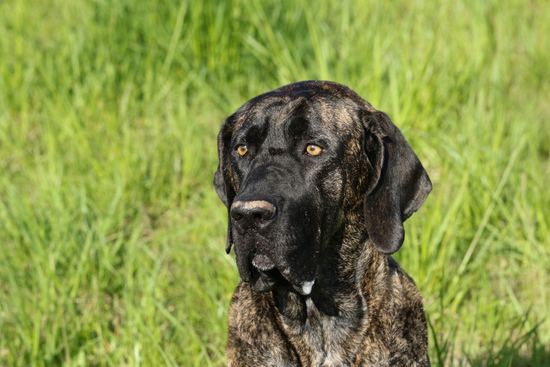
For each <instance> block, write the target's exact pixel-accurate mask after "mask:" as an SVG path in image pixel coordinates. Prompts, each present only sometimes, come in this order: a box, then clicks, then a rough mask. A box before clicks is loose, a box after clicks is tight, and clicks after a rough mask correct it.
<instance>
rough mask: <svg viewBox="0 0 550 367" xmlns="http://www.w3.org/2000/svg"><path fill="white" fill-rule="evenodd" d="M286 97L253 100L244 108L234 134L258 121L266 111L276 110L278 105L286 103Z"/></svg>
mask: <svg viewBox="0 0 550 367" xmlns="http://www.w3.org/2000/svg"><path fill="white" fill-rule="evenodd" d="M285 99H288V98H284V96H271V97H266V98H263V99H260V100H254V102H253V103H252V100H251V101H249V102H247V103H246V104H245V105H244V106H243V112H242V113H241V115H240V116H239V117H238V118H237V121H235V125H234V126H233V132H234V133H235V132H237V131H238V130H240V129H241V128H242V127H243V125H244V124H245V123H246V122H247V121H251V120H256V119H257V118H258V116H260V115H261V114H262V112H264V111H265V110H269V109H274V107H276V106H277V105H282V104H284V103H285Z"/></svg>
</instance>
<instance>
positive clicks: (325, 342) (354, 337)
mask: <svg viewBox="0 0 550 367" xmlns="http://www.w3.org/2000/svg"><path fill="white" fill-rule="evenodd" d="M306 310H307V318H306V319H305V321H301V322H299V321H298V320H288V319H286V320H285V319H284V318H283V320H284V321H283V326H284V329H285V332H286V333H287V335H288V336H289V338H290V340H291V343H292V344H293V345H294V347H295V349H296V351H297V352H298V355H299V356H300V360H301V361H302V364H303V365H305V366H319V367H325V366H326V367H328V366H352V365H353V364H354V361H355V356H356V355H357V349H358V346H359V345H360V344H361V341H362V335H363V332H362V331H363V330H364V326H365V325H364V324H363V321H362V320H364V317H358V316H359V315H364V311H365V310H362V309H357V310H348V314H346V315H342V314H340V315H337V316H329V315H326V314H324V313H322V312H320V311H319V310H318V309H317V308H316V307H315V305H314V304H313V302H312V301H311V299H308V300H307V301H306Z"/></svg>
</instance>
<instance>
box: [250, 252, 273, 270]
mask: <svg viewBox="0 0 550 367" xmlns="http://www.w3.org/2000/svg"><path fill="white" fill-rule="evenodd" d="M252 265H253V266H254V267H255V268H256V269H258V270H261V271H268V270H272V269H274V268H275V263H273V261H271V259H270V258H269V257H268V256H267V255H265V254H263V253H256V254H255V255H254V257H253V258H252Z"/></svg>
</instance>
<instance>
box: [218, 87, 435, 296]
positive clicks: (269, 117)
mask: <svg viewBox="0 0 550 367" xmlns="http://www.w3.org/2000/svg"><path fill="white" fill-rule="evenodd" d="M218 149H219V158H220V166H219V168H218V171H217V172H216V177H215V186H216V191H217V192H218V194H219V196H220V198H221V199H222V201H224V203H225V204H226V206H227V208H228V212H229V229H228V243H227V247H226V250H227V251H229V250H230V248H231V244H232V243H234V244H235V254H236V259H237V267H238V269H239V273H240V276H241V278H242V279H243V281H245V282H247V283H249V284H250V285H251V287H252V289H253V290H254V291H257V292H262V291H268V290H270V289H272V287H273V286H274V284H276V283H278V284H284V285H288V286H289V287H290V288H292V289H293V290H295V291H297V292H299V293H300V294H302V295H307V294H309V293H310V292H311V289H312V285H313V284H314V282H315V280H316V279H317V278H318V276H319V272H322V271H323V269H321V268H320V264H322V262H321V261H320V257H322V256H325V255H324V254H325V253H327V249H328V247H329V246H331V244H334V243H335V241H336V242H337V239H335V236H338V234H341V233H342V231H341V229H342V227H343V226H344V225H345V223H346V221H348V222H349V221H353V220H355V221H360V223H354V226H356V227H359V228H363V229H364V232H365V234H366V235H368V237H369V238H370V239H371V241H372V242H373V243H374V244H375V245H376V246H377V248H378V249H379V250H380V251H382V252H385V253H393V252H395V251H397V249H398V248H399V247H400V246H401V244H402V242H403V226H402V223H403V221H404V220H405V219H406V218H407V217H408V216H410V215H411V214H412V213H413V212H414V211H416V210H417V209H418V207H420V205H421V204H422V202H423V201H424V199H425V197H426V196H427V194H428V193H429V190H430V188H431V186H430V184H429V179H428V178H427V175H426V173H425V171H424V170H423V168H422V166H421V165H420V163H419V162H418V159H417V158H416V156H415V155H414V153H413V152H412V150H411V149H410V147H409V146H408V144H407V143H406V142H405V140H404V139H403V137H402V136H401V134H400V132H399V130H398V129H397V128H396V127H395V126H394V125H393V124H392V123H391V121H389V119H388V118H387V116H385V115H384V114H382V113H380V112H378V111H376V110H374V109H373V108H372V106H370V105H369V104H368V103H367V102H365V101H364V100H363V99H361V98H360V97H359V96H358V95H357V94H356V93H355V92H353V91H352V90H350V89H349V88H347V87H345V86H342V85H340V84H336V83H330V82H301V83H294V84H290V85H288V86H285V87H282V88H279V89H276V90H274V91H272V92H269V93H266V94H263V95H261V96H258V97H256V98H254V99H252V100H250V101H249V102H247V103H246V104H245V105H243V106H242V107H241V108H240V109H239V110H238V111H237V112H235V113H234V114H233V115H231V116H230V117H229V118H228V119H227V120H226V121H225V122H224V124H223V125H222V128H221V131H220V134H219V136H218ZM392 155H393V156H394V157H392ZM392 164H393V165H394V166H395V167H391V166H388V165H392ZM388 231H391V233H388ZM340 240H341V239H340ZM328 252H330V251H328Z"/></svg>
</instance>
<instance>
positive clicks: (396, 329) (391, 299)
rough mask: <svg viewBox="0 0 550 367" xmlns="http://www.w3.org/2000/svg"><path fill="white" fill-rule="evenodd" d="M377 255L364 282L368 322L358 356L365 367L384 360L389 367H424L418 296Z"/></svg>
mask: <svg viewBox="0 0 550 367" xmlns="http://www.w3.org/2000/svg"><path fill="white" fill-rule="evenodd" d="M379 256H380V257H379V258H378V259H376V260H375V264H373V266H372V269H371V270H370V272H367V274H366V276H365V279H364V284H363V292H364V294H365V298H366V301H367V305H368V313H369V323H368V328H367V332H366V335H365V340H364V343H363V348H362V352H361V353H360V355H359V356H358V357H359V359H360V360H364V361H365V363H366V364H365V365H369V363H374V362H376V363H380V362H381V361H386V363H387V365H390V366H398V365H399V366H428V365H429V358H428V350H427V345H428V333H427V327H426V318H425V315H424V309H423V305H422V303H423V300H422V296H421V294H420V292H419V291H418V289H417V288H416V285H415V283H414V281H413V279H412V278H411V277H410V276H409V275H408V274H407V273H406V272H405V271H404V270H403V268H401V266H399V264H398V263H397V262H396V261H395V260H394V259H393V258H392V257H391V256H385V255H381V254H380V255H379ZM382 364H384V363H382ZM359 365H361V364H359Z"/></svg>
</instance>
